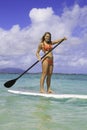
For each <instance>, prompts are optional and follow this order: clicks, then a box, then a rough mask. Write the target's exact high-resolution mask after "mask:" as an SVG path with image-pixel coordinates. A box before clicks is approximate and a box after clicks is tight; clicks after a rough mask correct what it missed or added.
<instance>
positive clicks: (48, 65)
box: [36, 32, 66, 93]
mask: <svg viewBox="0 0 87 130" xmlns="http://www.w3.org/2000/svg"><path fill="white" fill-rule="evenodd" d="M63 39H64V40H66V38H65V37H64V38H63ZM63 39H58V40H56V41H51V33H50V32H46V33H45V34H44V35H43V36H42V39H41V42H40V44H39V46H38V49H37V52H36V56H37V58H38V60H41V57H40V51H41V50H42V51H43V52H44V53H45V54H46V53H47V52H48V51H50V50H51V49H52V45H54V44H58V43H59V42H61V40H63ZM52 72H53V54H52V51H50V52H49V53H48V54H47V55H46V56H45V57H44V58H43V59H42V75H41V79H40V92H41V93H46V92H45V90H44V81H45V78H46V83H47V93H53V91H52V90H51V88H50V84H51V75H52Z"/></svg>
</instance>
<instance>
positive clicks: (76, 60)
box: [0, 4, 87, 72]
mask: <svg viewBox="0 0 87 130" xmlns="http://www.w3.org/2000/svg"><path fill="white" fill-rule="evenodd" d="M29 18H30V20H31V24H30V25H29V26H28V27H25V28H23V29H21V28H20V26H19V25H13V27H12V28H11V29H10V30H4V29H2V28H0V62H1V64H0V67H1V68H5V67H9V66H10V67H20V68H24V69H26V68H27V67H29V66H30V65H32V63H34V62H35V61H36V60H37V58H36V56H35V53H36V49H37V46H38V43H39V42H40V39H41V37H42V35H43V34H44V32H46V31H49V32H51V33H52V40H55V39H60V38H62V37H64V36H66V37H67V38H68V40H67V41H64V42H63V43H62V44H61V45H60V46H58V48H56V49H55V50H54V51H53V53H54V62H55V67H54V72H57V71H58V72H60V71H61V72H63V70H65V69H66V72H68V70H67V68H69V67H70V69H71V70H70V72H73V69H72V67H73V66H74V67H76V69H77V68H78V71H80V68H81V67H83V69H84V68H87V67H86V66H87V62H86V61H87V58H86V56H87V44H86V42H87V6H84V7H80V6H79V5H78V4H76V5H74V6H73V7H72V8H68V7H65V8H64V9H63V13H62V14H61V15H60V16H58V15H56V14H55V12H54V11H53V9H52V7H47V8H39V9H37V8H33V9H32V10H31V11H30V12H29ZM58 67H59V68H58ZM76 69H75V71H76ZM38 71H41V68H40V67H38Z"/></svg>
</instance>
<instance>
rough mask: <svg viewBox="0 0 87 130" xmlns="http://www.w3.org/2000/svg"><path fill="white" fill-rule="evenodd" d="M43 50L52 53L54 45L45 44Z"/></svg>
mask: <svg viewBox="0 0 87 130" xmlns="http://www.w3.org/2000/svg"><path fill="white" fill-rule="evenodd" d="M42 50H43V51H44V52H45V51H50V50H52V44H51V43H50V44H45V43H43V45H42Z"/></svg>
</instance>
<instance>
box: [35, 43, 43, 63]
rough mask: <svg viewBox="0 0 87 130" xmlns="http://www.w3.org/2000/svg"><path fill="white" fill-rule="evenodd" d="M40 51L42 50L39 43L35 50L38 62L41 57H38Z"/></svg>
mask: <svg viewBox="0 0 87 130" xmlns="http://www.w3.org/2000/svg"><path fill="white" fill-rule="evenodd" d="M41 49H42V45H41V43H40V44H39V45H38V48H37V51H36V56H37V58H38V60H39V61H40V60H41V57H40V54H39V53H40V51H41Z"/></svg>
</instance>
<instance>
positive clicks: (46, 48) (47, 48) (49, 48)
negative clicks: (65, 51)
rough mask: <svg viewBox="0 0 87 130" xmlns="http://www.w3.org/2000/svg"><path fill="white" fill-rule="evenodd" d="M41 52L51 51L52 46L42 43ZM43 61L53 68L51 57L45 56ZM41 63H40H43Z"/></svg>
mask: <svg viewBox="0 0 87 130" xmlns="http://www.w3.org/2000/svg"><path fill="white" fill-rule="evenodd" d="M42 50H43V51H44V52H46V51H50V50H52V44H45V43H43V46H42ZM44 60H46V61H47V62H48V65H52V66H53V57H49V56H47V57H46V58H44ZM44 60H43V61H44ZM43 61H42V63H43Z"/></svg>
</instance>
